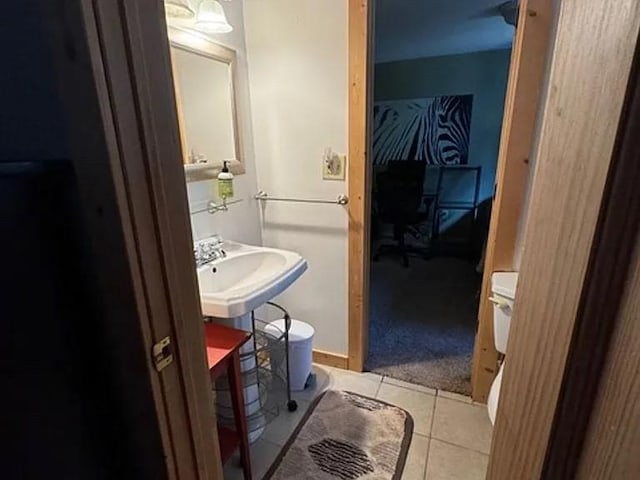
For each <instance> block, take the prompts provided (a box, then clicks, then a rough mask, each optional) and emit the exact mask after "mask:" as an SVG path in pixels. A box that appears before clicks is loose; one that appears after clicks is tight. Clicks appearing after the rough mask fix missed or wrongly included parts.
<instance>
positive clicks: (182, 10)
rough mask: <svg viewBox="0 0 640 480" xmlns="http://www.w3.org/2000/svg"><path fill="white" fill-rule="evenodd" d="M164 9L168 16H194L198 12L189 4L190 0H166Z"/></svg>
mask: <svg viewBox="0 0 640 480" xmlns="http://www.w3.org/2000/svg"><path fill="white" fill-rule="evenodd" d="M164 11H165V13H166V14H167V17H173V18H193V17H195V16H196V12H195V11H194V10H193V8H191V5H189V0H164Z"/></svg>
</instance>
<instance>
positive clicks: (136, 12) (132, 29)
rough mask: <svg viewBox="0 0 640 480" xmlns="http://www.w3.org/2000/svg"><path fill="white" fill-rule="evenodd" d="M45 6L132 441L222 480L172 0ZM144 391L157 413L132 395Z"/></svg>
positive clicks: (151, 457) (79, 0)
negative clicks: (157, 444)
mask: <svg viewBox="0 0 640 480" xmlns="http://www.w3.org/2000/svg"><path fill="white" fill-rule="evenodd" d="M46 3H47V4H48V5H47V6H46V7H45V8H47V11H46V18H47V20H48V26H49V29H50V31H51V34H52V42H51V43H52V47H53V48H52V49H53V52H54V59H55V63H56V67H57V70H58V73H59V77H60V91H61V97H62V100H63V102H64V103H65V105H66V107H67V113H68V124H69V127H70V128H69V129H68V133H69V141H70V145H71V149H72V152H71V154H72V161H73V164H74V169H75V173H76V177H77V180H78V184H79V190H80V197H81V201H82V205H81V209H82V211H83V213H84V217H85V222H86V224H87V227H88V235H89V237H90V243H91V244H92V251H93V254H94V259H95V261H96V264H97V265H98V268H99V272H100V279H99V280H100V284H99V286H98V288H99V292H100V296H101V297H102V298H103V300H104V310H105V312H106V315H105V317H106V319H107V327H108V332H109V334H110V335H111V337H110V338H109V339H108V340H107V341H106V343H108V344H110V345H111V346H112V347H113V348H112V350H111V351H110V352H103V353H104V354H105V355H110V356H111V357H112V358H111V364H112V366H113V369H112V370H113V375H114V377H117V379H118V381H119V382H120V383H121V386H122V388H121V391H122V392H123V396H124V398H123V400H122V401H123V405H124V407H123V408H125V407H126V411H127V412H128V414H129V418H130V420H131V423H132V424H133V425H135V428H134V429H133V431H132V432H131V433H132V435H133V436H134V437H135V438H133V440H132V441H134V442H135V443H136V444H137V446H144V445H143V444H144V438H145V434H146V432H147V430H149V429H154V428H157V429H159V434H160V439H161V444H162V445H161V447H162V450H161V451H160V452H158V451H157V450H152V448H151V447H149V448H148V449H147V450H148V451H147V453H148V458H140V462H141V464H144V463H145V462H148V463H149V464H150V465H151V463H154V462H155V463H154V465H153V466H154V467H155V468H158V462H161V463H162V464H163V469H164V473H166V476H167V477H168V478H175V479H177V478H180V479H211V478H213V479H222V469H221V462H220V452H219V446H218V442H217V433H216V423H215V415H214V411H213V397H212V394H211V384H210V380H209V376H208V372H207V367H206V357H205V348H204V334H203V328H202V315H201V309H200V302H199V298H198V287H197V280H196V274H195V265H194V260H193V255H192V245H193V244H192V238H191V225H190V218H189V209H188V202H187V194H186V184H185V179H184V170H183V165H182V152H181V148H180V138H179V133H178V132H179V130H178V120H177V116H176V108H175V98H174V91H173V84H172V80H171V66H170V60H169V42H168V38H167V32H166V25H165V16H164V7H163V3H162V0H119V1H118V2H115V1H106V0H104V1H102V0H59V1H56V2H46ZM87 315H88V321H91V314H90V312H87ZM167 336H168V337H170V338H171V341H172V346H173V348H172V350H173V355H174V362H173V363H172V364H171V365H169V366H168V367H166V368H165V369H164V370H162V372H157V371H156V370H155V367H154V363H153V361H152V356H151V350H152V346H153V344H154V343H156V342H157V341H159V340H160V339H162V338H164V337H167ZM133 340H137V341H138V343H135V342H134V341H133ZM134 360H137V361H138V363H135V362H134ZM140 362H141V363H140ZM136 389H137V390H140V391H141V392H142V393H140V395H142V394H143V393H147V394H150V395H152V400H153V403H152V404H151V405H149V404H144V403H140V401H138V397H137V396H135V397H133V396H131V395H128V394H129V392H133V391H135V390H136ZM142 412H144V413H145V415H146V416H147V417H150V418H148V419H147V423H146V424H145V423H142V417H143V415H141V413H142ZM127 440H129V439H128V438H127V437H123V441H127ZM145 457H146V455H145ZM142 476H144V475H142ZM163 476H164V474H163Z"/></svg>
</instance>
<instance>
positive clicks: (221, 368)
mask: <svg viewBox="0 0 640 480" xmlns="http://www.w3.org/2000/svg"><path fill="white" fill-rule="evenodd" d="M204 334H205V340H206V346H207V362H208V364H209V375H210V376H211V381H212V382H215V380H216V378H218V377H219V376H220V375H222V374H223V373H225V372H227V375H228V378H229V388H230V391H231V402H232V404H233V416H234V418H235V423H236V430H235V431H233V430H231V429H229V428H226V427H223V426H221V425H218V439H219V442H220V457H221V458H222V463H225V462H226V461H227V460H229V458H231V456H232V455H233V452H234V450H235V449H236V447H238V446H240V461H241V463H242V470H243V472H244V478H245V480H251V456H250V452H249V432H248V428H247V417H246V415H245V410H244V395H243V393H242V388H243V387H242V376H241V371H240V347H241V346H242V345H244V343H245V342H246V341H247V340H249V338H250V337H251V334H250V333H249V332H245V331H244V330H236V329H235V328H229V327H225V326H223V325H218V324H216V323H205V325H204Z"/></svg>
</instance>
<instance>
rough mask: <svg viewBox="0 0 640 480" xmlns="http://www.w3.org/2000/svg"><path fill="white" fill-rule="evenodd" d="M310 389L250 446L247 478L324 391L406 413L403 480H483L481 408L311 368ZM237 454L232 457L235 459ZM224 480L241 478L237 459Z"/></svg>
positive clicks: (268, 460) (486, 426) (259, 471)
mask: <svg viewBox="0 0 640 480" xmlns="http://www.w3.org/2000/svg"><path fill="white" fill-rule="evenodd" d="M314 371H315V373H316V386H315V388H314V389H312V390H306V391H304V392H299V393H296V394H295V395H294V397H295V398H296V400H297V401H298V410H297V411H296V412H295V413H289V412H287V411H286V409H285V411H283V412H282V413H281V414H280V416H279V417H278V418H277V419H276V420H275V421H274V422H272V423H271V424H270V425H269V426H268V427H267V429H266V430H265V432H264V434H263V435H262V437H261V438H260V439H259V440H258V441H257V442H256V443H255V444H253V445H252V457H251V463H252V468H253V476H254V478H255V479H261V478H262V477H263V475H264V474H265V473H266V471H267V469H268V468H269V466H270V465H271V464H272V463H273V461H274V459H275V457H276V456H277V454H278V453H279V451H280V450H281V448H282V447H283V446H284V444H285V443H286V441H287V440H288V439H289V437H290V436H291V433H292V432H293V430H294V429H295V427H296V426H297V424H298V423H299V421H300V420H301V419H302V416H303V415H304V413H305V412H306V411H307V409H308V408H309V405H310V402H311V401H312V400H313V399H314V398H315V397H316V396H317V395H318V394H320V393H321V392H323V391H324V390H326V389H335V390H348V391H351V392H355V393H359V394H361V395H365V396H368V397H372V398H379V399H380V400H384V401H385V402H388V403H391V404H394V405H398V406H399V407H402V408H404V409H405V410H407V411H408V412H409V413H410V414H411V416H412V417H413V420H414V432H413V438H412V440H411V447H410V449H409V454H408V457H407V462H406V465H405V468H404V473H403V475H402V479H403V480H482V479H484V478H485V472H486V468H487V460H488V458H489V457H488V453H489V446H490V443H491V432H492V427H491V422H490V421H489V417H488V416H487V410H486V407H485V406H484V405H477V404H474V403H473V402H471V399H470V398H468V397H464V396H462V395H456V394H450V393H447V392H441V391H438V392H436V391H435V390H432V389H429V388H425V387H422V386H419V385H413V384H409V383H404V382H401V381H399V380H394V379H391V378H389V377H381V376H380V375H376V374H372V373H363V374H358V373H353V372H348V371H345V370H340V369H335V368H330V367H325V366H321V365H314ZM236 455H237V454H236ZM224 476H225V477H224V478H225V480H236V479H238V480H240V479H242V471H241V470H240V468H239V459H238V458H237V456H236V457H235V458H232V459H231V460H229V462H228V463H227V465H226V466H225V470H224Z"/></svg>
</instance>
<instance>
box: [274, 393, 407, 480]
mask: <svg viewBox="0 0 640 480" xmlns="http://www.w3.org/2000/svg"><path fill="white" fill-rule="evenodd" d="M412 433H413V419H412V418H411V415H409V413H407V412H406V411H405V410H403V409H401V408H399V407H395V406H393V405H389V404H387V403H385V402H381V401H380V400H374V399H371V398H367V397H363V396H361V395H357V394H355V393H349V392H341V391H336V390H329V391H327V392H325V393H323V394H322V395H321V396H320V397H319V398H318V399H317V400H316V401H315V402H314V404H313V405H311V407H310V408H309V410H308V412H307V414H306V415H305V417H304V419H303V420H302V422H300V424H299V426H298V427H297V429H296V431H295V432H294V433H293V435H291V438H290V439H289V440H288V441H287V444H286V445H285V446H284V448H283V449H282V452H281V453H280V455H279V456H278V458H276V460H275V462H274V464H273V465H272V466H271V468H270V469H269V471H268V472H267V474H266V475H265V476H264V479H265V480H266V479H272V480H311V479H313V480H356V479H360V480H400V479H401V478H402V470H403V469H404V464H405V461H406V458H407V452H408V450H409V444H410V443H411V435H412Z"/></svg>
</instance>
